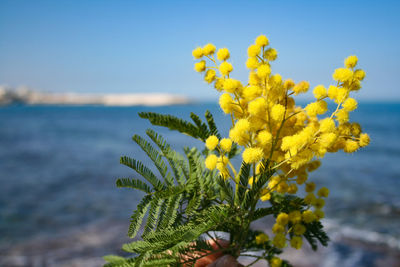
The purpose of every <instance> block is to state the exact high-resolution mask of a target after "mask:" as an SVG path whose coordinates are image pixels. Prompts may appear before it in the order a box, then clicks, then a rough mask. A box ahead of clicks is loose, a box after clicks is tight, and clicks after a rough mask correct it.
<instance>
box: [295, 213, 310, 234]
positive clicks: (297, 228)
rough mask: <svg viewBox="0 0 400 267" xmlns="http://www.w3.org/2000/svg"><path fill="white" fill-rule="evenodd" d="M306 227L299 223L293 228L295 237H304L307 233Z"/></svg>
mask: <svg viewBox="0 0 400 267" xmlns="http://www.w3.org/2000/svg"><path fill="white" fill-rule="evenodd" d="M300 220H301V215H300ZM306 230H307V229H306V227H305V226H304V225H302V224H301V223H297V224H295V225H294V226H293V233H294V234H295V235H302V234H304V233H305V232H306Z"/></svg>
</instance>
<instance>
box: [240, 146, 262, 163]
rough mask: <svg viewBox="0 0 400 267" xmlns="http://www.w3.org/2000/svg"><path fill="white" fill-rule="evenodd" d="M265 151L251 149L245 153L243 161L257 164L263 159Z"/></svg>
mask: <svg viewBox="0 0 400 267" xmlns="http://www.w3.org/2000/svg"><path fill="white" fill-rule="evenodd" d="M263 154H264V153H263V151H262V149H261V148H259V147H249V148H246V149H245V150H244V152H243V155H242V157H243V161H244V162H246V163H255V162H258V161H260V160H261V159H262V157H263Z"/></svg>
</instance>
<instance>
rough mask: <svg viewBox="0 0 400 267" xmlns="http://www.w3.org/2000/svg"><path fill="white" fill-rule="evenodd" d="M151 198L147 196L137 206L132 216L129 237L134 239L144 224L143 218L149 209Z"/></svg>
mask: <svg viewBox="0 0 400 267" xmlns="http://www.w3.org/2000/svg"><path fill="white" fill-rule="evenodd" d="M150 201H151V196H150V195H146V196H145V197H144V198H143V199H142V200H141V201H140V203H139V205H138V206H137V208H136V210H135V212H134V213H133V215H132V216H131V223H130V225H129V230H128V236H129V237H130V238H134V237H135V236H136V235H137V233H138V231H139V229H140V226H141V224H142V221H143V218H144V216H145V215H146V212H147V209H148V208H149V205H150Z"/></svg>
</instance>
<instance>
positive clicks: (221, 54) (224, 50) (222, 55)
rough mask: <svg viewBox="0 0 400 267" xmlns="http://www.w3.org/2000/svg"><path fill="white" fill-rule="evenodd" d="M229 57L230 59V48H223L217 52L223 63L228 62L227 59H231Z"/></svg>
mask: <svg viewBox="0 0 400 267" xmlns="http://www.w3.org/2000/svg"><path fill="white" fill-rule="evenodd" d="M229 57H230V54H229V50H228V48H221V49H219V50H218V52H217V58H218V60H221V61H222V60H227V59H229Z"/></svg>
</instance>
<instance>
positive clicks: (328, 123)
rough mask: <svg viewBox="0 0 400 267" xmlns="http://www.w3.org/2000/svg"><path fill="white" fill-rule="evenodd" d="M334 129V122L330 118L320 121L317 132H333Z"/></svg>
mask: <svg viewBox="0 0 400 267" xmlns="http://www.w3.org/2000/svg"><path fill="white" fill-rule="evenodd" d="M335 128H336V125H335V121H334V120H332V119H331V118H325V119H323V120H321V121H320V124H319V130H320V131H321V132H323V133H330V132H333V131H334V130H335Z"/></svg>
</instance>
